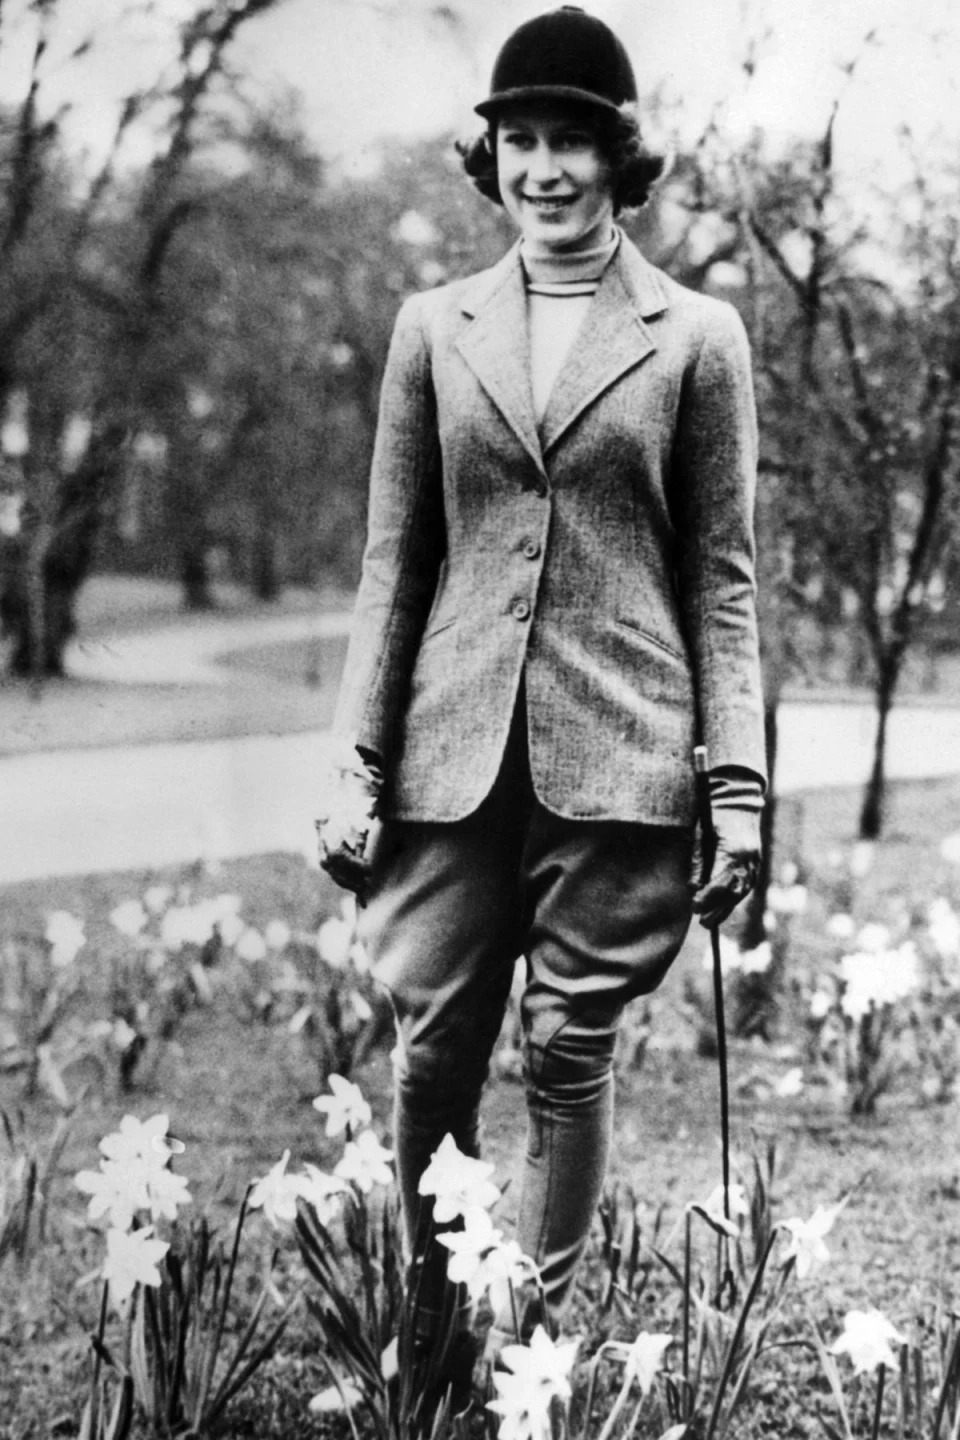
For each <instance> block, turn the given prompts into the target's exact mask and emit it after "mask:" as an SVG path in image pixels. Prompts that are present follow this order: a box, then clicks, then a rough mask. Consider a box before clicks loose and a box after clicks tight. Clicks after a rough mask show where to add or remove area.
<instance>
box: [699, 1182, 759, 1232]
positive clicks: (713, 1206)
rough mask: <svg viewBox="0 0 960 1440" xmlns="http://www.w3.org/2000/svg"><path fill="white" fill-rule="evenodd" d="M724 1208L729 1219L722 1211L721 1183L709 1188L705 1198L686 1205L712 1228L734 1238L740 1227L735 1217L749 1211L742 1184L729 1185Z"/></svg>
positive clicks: (746, 1213)
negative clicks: (712, 1188)
mask: <svg viewBox="0 0 960 1440" xmlns="http://www.w3.org/2000/svg"><path fill="white" fill-rule="evenodd" d="M726 1208H727V1211H728V1212H729V1219H728V1218H727V1213H725V1211H724V1204H723V1186H722V1185H718V1186H717V1187H716V1188H715V1189H714V1190H711V1192H710V1194H709V1195H708V1196H707V1198H706V1200H705V1201H703V1202H702V1203H700V1202H696V1201H695V1202H694V1203H693V1204H691V1205H688V1206H687V1209H688V1210H690V1211H692V1212H693V1214H694V1215H699V1216H700V1218H701V1219H702V1220H706V1222H707V1224H708V1225H709V1226H710V1227H711V1228H712V1229H714V1230H717V1231H719V1232H720V1233H722V1234H724V1235H729V1236H730V1237H731V1239H733V1240H736V1239H737V1237H738V1236H739V1234H740V1227H739V1225H738V1224H737V1221H736V1218H735V1217H736V1216H738V1215H749V1213H750V1206H749V1204H748V1202H747V1194H746V1191H745V1190H744V1188H743V1186H742V1185H738V1184H736V1183H734V1184H732V1185H731V1186H730V1188H729V1190H728V1191H727V1207H726Z"/></svg>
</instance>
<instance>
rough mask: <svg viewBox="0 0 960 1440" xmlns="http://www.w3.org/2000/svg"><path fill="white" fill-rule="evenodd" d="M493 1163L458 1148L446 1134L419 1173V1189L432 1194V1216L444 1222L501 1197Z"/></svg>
mask: <svg viewBox="0 0 960 1440" xmlns="http://www.w3.org/2000/svg"><path fill="white" fill-rule="evenodd" d="M493 1169H494V1167H493V1166H492V1165H490V1164H488V1163H487V1162H486V1161H485V1160H474V1159H472V1158H471V1157H470V1156H469V1155H464V1154H463V1153H462V1152H461V1151H460V1150H458V1148H457V1142H456V1141H455V1140H454V1138H453V1136H452V1135H450V1134H447V1135H444V1137H443V1139H442V1140H441V1142H440V1144H439V1146H438V1147H437V1149H436V1150H435V1151H434V1153H433V1157H432V1159H431V1161H430V1164H429V1165H428V1166H427V1168H426V1170H424V1172H423V1174H422V1175H421V1176H420V1183H419V1185H418V1187H417V1188H418V1192H419V1194H421V1195H433V1196H434V1197H435V1198H434V1203H433V1218H434V1220H435V1221H436V1222H437V1224H438V1225H445V1224H447V1223H448V1222H449V1221H451V1220H455V1219H456V1218H457V1217H458V1216H459V1215H465V1214H466V1213H467V1212H468V1211H470V1210H485V1209H487V1208H488V1207H489V1206H490V1205H493V1204H495V1203H496V1201H497V1200H499V1199H500V1191H499V1190H498V1188H497V1186H496V1185H494V1183H493V1181H492V1180H491V1179H490V1176H491V1175H492V1174H493Z"/></svg>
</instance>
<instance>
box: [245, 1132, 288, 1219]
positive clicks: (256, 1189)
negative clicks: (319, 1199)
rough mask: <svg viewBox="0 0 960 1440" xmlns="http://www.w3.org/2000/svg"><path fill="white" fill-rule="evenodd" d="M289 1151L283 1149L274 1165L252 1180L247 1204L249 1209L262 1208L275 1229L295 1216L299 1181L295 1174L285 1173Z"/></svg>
mask: <svg viewBox="0 0 960 1440" xmlns="http://www.w3.org/2000/svg"><path fill="white" fill-rule="evenodd" d="M289 1160H290V1151H289V1150H284V1152H283V1156H282V1157H281V1159H279V1160H278V1161H277V1163H276V1165H274V1166H273V1168H272V1169H271V1170H269V1171H268V1172H267V1174H266V1175H264V1176H262V1177H261V1179H259V1180H256V1181H254V1185H253V1189H252V1190H251V1191H250V1199H249V1200H248V1202H247V1203H248V1205H249V1206H250V1209H251V1210H262V1211H263V1213H264V1215H265V1216H266V1217H267V1219H268V1220H269V1222H270V1224H271V1225H272V1226H273V1227H274V1229H275V1230H279V1229H280V1228H281V1227H282V1226H284V1225H292V1224H293V1222H294V1220H296V1218H297V1197H298V1196H299V1195H300V1192H301V1182H300V1180H298V1179H297V1177H296V1176H295V1175H288V1174H287V1164H288V1162H289Z"/></svg>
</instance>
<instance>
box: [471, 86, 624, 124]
mask: <svg viewBox="0 0 960 1440" xmlns="http://www.w3.org/2000/svg"><path fill="white" fill-rule="evenodd" d="M524 100H573V101H575V102H576V103H577V104H578V105H592V106H593V107H594V109H596V110H608V111H611V112H612V113H613V114H616V113H617V112H618V111H619V109H620V107H619V105H615V104H614V102H613V101H612V100H607V99H606V98H605V97H604V96H603V95H596V94H594V92H593V91H592V90H579V89H577V87H576V86H575V85H519V86H517V87H516V88H515V89H513V90H498V91H497V92H496V93H495V94H493V95H490V96H489V97H488V98H487V99H486V100H481V101H480V104H479V105H474V107H473V108H474V110H475V112H476V113H477V114H478V115H482V116H483V118H484V119H485V120H492V119H493V117H494V116H495V115H498V114H499V113H500V111H501V110H505V109H506V108H507V107H508V106H509V105H519V104H520V103H522V102H523V101H524Z"/></svg>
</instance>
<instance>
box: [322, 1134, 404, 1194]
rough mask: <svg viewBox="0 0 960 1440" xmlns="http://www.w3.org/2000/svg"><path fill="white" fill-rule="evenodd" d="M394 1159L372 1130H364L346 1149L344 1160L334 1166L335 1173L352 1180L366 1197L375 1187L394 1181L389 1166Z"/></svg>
mask: <svg viewBox="0 0 960 1440" xmlns="http://www.w3.org/2000/svg"><path fill="white" fill-rule="evenodd" d="M392 1159H393V1151H392V1150H385V1149H384V1147H383V1146H382V1145H381V1144H380V1142H379V1140H378V1139H377V1137H376V1135H374V1133H373V1131H372V1130H364V1132H363V1134H362V1135H360V1136H358V1137H357V1139H356V1140H351V1141H350V1142H349V1143H348V1144H347V1145H346V1146H345V1147H344V1151H343V1158H342V1159H341V1160H340V1161H339V1162H338V1164H336V1165H335V1166H334V1168H333V1173H334V1175H339V1176H340V1178H341V1179H342V1180H352V1181H353V1183H354V1185H356V1186H357V1187H358V1189H360V1190H362V1191H363V1193H364V1195H369V1193H370V1191H371V1190H372V1189H373V1187H374V1185H389V1184H391V1182H392V1181H393V1173H392V1171H391V1169H390V1165H389V1161H391V1160H392Z"/></svg>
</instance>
